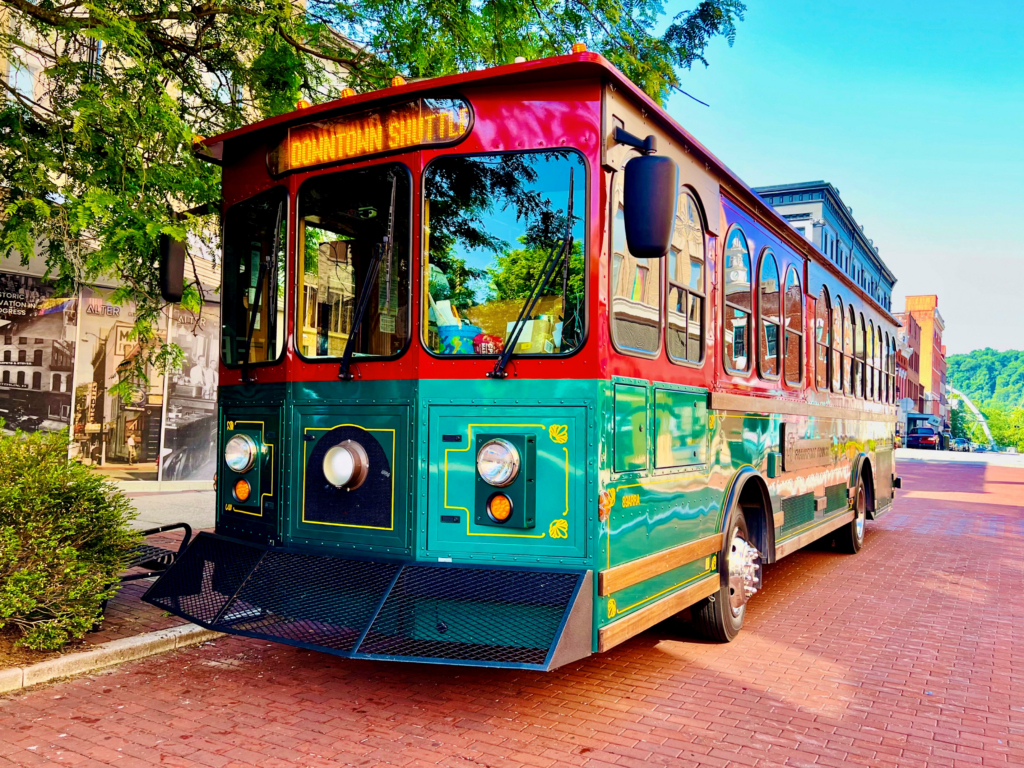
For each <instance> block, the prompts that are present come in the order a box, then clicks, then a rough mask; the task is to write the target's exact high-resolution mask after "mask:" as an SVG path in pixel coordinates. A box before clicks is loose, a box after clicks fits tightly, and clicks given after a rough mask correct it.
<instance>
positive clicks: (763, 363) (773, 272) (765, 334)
mask: <svg viewBox="0 0 1024 768" xmlns="http://www.w3.org/2000/svg"><path fill="white" fill-rule="evenodd" d="M781 298H782V292H781V291H780V290H779V265H778V263H777V262H776V261H775V254H774V253H772V251H771V249H769V248H765V249H764V250H763V251H761V266H760V268H759V269H758V271H757V314H758V317H759V318H760V323H759V326H760V329H761V332H760V338H759V339H758V342H757V367H758V372H759V373H760V374H761V376H762V377H763V378H766V379H777V378H778V377H779V352H780V349H779V341H780V338H779V326H780V325H781V324H782V318H781V317H780V314H781V311H782V302H781Z"/></svg>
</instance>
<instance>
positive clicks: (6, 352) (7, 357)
mask: <svg viewBox="0 0 1024 768" xmlns="http://www.w3.org/2000/svg"><path fill="white" fill-rule="evenodd" d="M4 362H5V363H9V362H11V350H9V349H5V350H4Z"/></svg>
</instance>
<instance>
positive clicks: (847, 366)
mask: <svg viewBox="0 0 1024 768" xmlns="http://www.w3.org/2000/svg"><path fill="white" fill-rule="evenodd" d="M856 326H857V318H856V316H855V315H854V313H853V305H852V304H848V305H847V306H846V310H845V311H844V312H843V392H845V393H846V394H847V395H852V394H853V392H854V389H853V380H854V378H855V375H854V368H856V366H855V365H854V360H853V331H854V328H856Z"/></svg>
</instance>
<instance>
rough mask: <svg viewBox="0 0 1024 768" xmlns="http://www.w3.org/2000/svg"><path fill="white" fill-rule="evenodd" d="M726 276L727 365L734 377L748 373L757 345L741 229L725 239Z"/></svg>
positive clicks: (747, 253)
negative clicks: (751, 324)
mask: <svg viewBox="0 0 1024 768" xmlns="http://www.w3.org/2000/svg"><path fill="white" fill-rule="evenodd" d="M724 272H725V277H724V283H725V290H724V291H723V295H724V296H725V312H724V315H725V317H724V320H723V323H722V340H723V345H724V347H725V349H724V356H723V361H724V364H725V369H726V370H727V371H729V372H730V373H748V372H749V371H750V345H751V343H752V341H753V340H752V339H751V336H750V321H751V314H750V310H751V299H750V295H751V292H750V278H751V272H750V247H749V246H748V245H747V238H746V236H745V235H744V234H743V230H742V229H740V228H739V227H733V228H732V229H730V230H729V234H728V235H727V236H726V238H725V266H724Z"/></svg>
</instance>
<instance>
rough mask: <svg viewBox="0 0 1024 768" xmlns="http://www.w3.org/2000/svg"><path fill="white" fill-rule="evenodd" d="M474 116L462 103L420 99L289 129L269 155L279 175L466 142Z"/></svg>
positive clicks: (269, 159) (272, 171)
mask: <svg viewBox="0 0 1024 768" xmlns="http://www.w3.org/2000/svg"><path fill="white" fill-rule="evenodd" d="M471 116H472V112H471V111H470V107H469V103H468V102H466V101H463V100H462V99H416V100H415V101H409V102H405V103H404V104H398V105H395V106H392V107H388V108H386V109H372V110H366V111H364V112H357V113H355V114H351V115H343V116H341V117H331V118H327V119H324V120H318V121H317V122H315V123H307V124H306V125H298V126H295V127H292V128H289V129H288V134H287V135H286V136H285V138H284V140H283V141H281V142H280V143H279V144H277V146H275V147H272V148H271V149H270V151H269V152H268V153H267V166H268V167H269V169H270V172H271V173H272V174H274V175H277V174H281V173H286V172H288V171H294V170H298V169H301V168H311V167H313V166H317V165H324V164H327V163H337V162H341V161H342V160H353V159H356V158H359V157H367V156H370V155H378V154H383V153H385V152H394V151H397V150H403V149H413V148H416V147H431V146H444V145H447V144H454V143H456V142H458V141H459V140H461V139H462V138H463V137H464V136H465V135H466V134H467V133H468V132H469V129H470V119H471Z"/></svg>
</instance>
